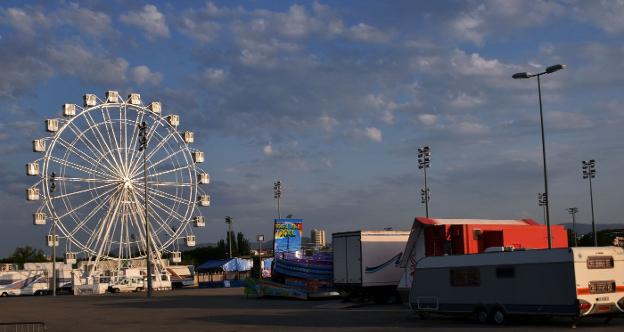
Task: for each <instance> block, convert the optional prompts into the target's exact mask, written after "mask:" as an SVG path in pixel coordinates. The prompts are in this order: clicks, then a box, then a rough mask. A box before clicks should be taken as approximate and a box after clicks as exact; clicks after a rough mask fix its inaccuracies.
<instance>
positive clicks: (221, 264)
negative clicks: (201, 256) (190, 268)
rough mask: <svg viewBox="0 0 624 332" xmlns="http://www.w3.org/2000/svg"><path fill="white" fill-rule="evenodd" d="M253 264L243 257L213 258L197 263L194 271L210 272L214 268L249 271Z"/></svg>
mask: <svg viewBox="0 0 624 332" xmlns="http://www.w3.org/2000/svg"><path fill="white" fill-rule="evenodd" d="M252 266H253V262H252V260H251V259H244V258H228V259H213V260H209V261H206V262H204V263H202V264H201V265H199V266H198V267H197V268H196V269H195V271H197V272H211V271H216V270H222V271H226V272H236V271H238V272H242V271H249V270H251V267H252Z"/></svg>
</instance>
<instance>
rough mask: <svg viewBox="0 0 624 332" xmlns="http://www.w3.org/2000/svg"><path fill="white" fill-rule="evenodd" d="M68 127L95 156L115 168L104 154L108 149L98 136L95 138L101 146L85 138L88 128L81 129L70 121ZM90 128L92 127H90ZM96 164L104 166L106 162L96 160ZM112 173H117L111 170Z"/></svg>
mask: <svg viewBox="0 0 624 332" xmlns="http://www.w3.org/2000/svg"><path fill="white" fill-rule="evenodd" d="M67 128H69V130H71V131H72V132H73V133H74V135H76V137H77V138H79V139H80V141H82V142H83V143H84V145H85V146H86V147H87V149H89V151H90V152H91V153H92V154H93V156H94V158H99V160H102V161H104V162H106V163H107V164H108V165H109V166H110V167H112V168H113V169H114V168H115V165H113V164H112V163H111V162H110V160H109V158H106V156H105V155H104V151H106V150H105V149H104V147H103V146H102V143H100V141H99V139H98V138H97V136H96V137H95V140H96V141H97V142H98V145H99V146H100V147H99V148H98V147H97V146H95V144H93V142H92V141H91V140H89V139H86V138H85V133H86V130H85V131H81V129H80V128H79V127H78V126H77V125H76V124H74V123H73V122H69V123H68V125H67ZM89 129H91V127H89ZM93 135H94V136H95V133H93ZM59 138H60V137H59ZM94 165H102V166H104V164H103V163H102V162H95V163H94ZM106 168H108V169H110V168H109V167H106ZM111 173H115V172H112V171H111Z"/></svg>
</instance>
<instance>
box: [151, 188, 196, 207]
mask: <svg viewBox="0 0 624 332" xmlns="http://www.w3.org/2000/svg"><path fill="white" fill-rule="evenodd" d="M139 187H140V188H141V190H144V189H143V188H144V187H143V186H139ZM149 193H150V194H152V195H156V196H158V197H162V198H167V199H169V200H170V201H172V202H176V203H180V204H185V205H186V204H189V203H191V202H189V201H185V200H182V199H180V198H179V197H178V196H175V195H173V194H171V193H168V192H166V191H162V190H160V189H156V188H153V187H150V188H149Z"/></svg>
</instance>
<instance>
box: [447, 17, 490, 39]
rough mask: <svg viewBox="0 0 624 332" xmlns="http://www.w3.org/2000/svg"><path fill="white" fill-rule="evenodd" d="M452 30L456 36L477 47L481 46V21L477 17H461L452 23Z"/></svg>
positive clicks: (482, 33) (482, 34)
mask: <svg viewBox="0 0 624 332" xmlns="http://www.w3.org/2000/svg"><path fill="white" fill-rule="evenodd" d="M453 29H454V31H455V33H456V34H457V35H458V36H460V37H461V38H463V39H466V40H468V41H471V42H473V43H475V44H477V45H481V44H482V43H483V39H484V38H485V31H483V20H481V19H480V18H478V17H474V16H469V15H466V16H461V17H460V18H458V19H457V20H456V21H455V22H453Z"/></svg>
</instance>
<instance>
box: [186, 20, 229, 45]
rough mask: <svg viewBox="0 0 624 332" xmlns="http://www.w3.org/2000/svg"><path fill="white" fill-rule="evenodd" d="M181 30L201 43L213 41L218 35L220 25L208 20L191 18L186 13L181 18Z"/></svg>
mask: <svg viewBox="0 0 624 332" xmlns="http://www.w3.org/2000/svg"><path fill="white" fill-rule="evenodd" d="M180 29H181V30H182V32H183V33H184V34H186V35H188V36H190V37H191V38H194V39H196V40H198V41H200V42H203V43H209V42H212V41H214V40H215V39H216V38H217V36H218V35H219V31H220V30H221V26H220V25H219V24H218V23H216V22H213V21H210V20H203V21H202V20H199V19H193V18H192V17H191V16H189V14H188V13H187V14H186V16H185V17H183V18H182V25H181V27H180Z"/></svg>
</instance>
